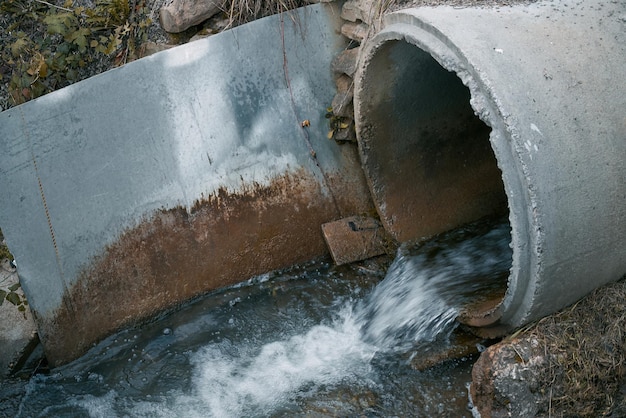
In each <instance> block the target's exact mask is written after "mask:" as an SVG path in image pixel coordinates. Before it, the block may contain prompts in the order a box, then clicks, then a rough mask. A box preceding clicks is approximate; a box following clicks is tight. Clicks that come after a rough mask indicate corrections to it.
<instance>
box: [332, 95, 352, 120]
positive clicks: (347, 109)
mask: <svg viewBox="0 0 626 418" xmlns="http://www.w3.org/2000/svg"><path fill="white" fill-rule="evenodd" d="M352 96H353V95H352V91H351V90H350V91H346V92H338V93H337V94H335V97H334V98H333V104H332V107H333V113H334V114H335V116H341V117H349V118H353V117H354V107H353V106H352Z"/></svg>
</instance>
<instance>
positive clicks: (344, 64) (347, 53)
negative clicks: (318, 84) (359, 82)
mask: <svg viewBox="0 0 626 418" xmlns="http://www.w3.org/2000/svg"><path fill="white" fill-rule="evenodd" d="M358 57H359V48H353V49H346V50H344V51H342V52H341V53H339V54H338V55H337V56H336V57H335V59H334V60H333V64H332V68H333V71H334V72H335V73H338V74H347V75H349V76H350V77H352V76H353V75H354V73H355V72H356V64H357V60H358Z"/></svg>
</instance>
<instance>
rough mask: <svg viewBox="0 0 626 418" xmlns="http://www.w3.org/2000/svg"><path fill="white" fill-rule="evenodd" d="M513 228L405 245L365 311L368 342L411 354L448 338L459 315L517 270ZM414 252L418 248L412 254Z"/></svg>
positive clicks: (471, 230) (470, 230) (481, 227)
mask: <svg viewBox="0 0 626 418" xmlns="http://www.w3.org/2000/svg"><path fill="white" fill-rule="evenodd" d="M509 242H510V230H509V225H508V223H501V224H499V225H498V226H497V227H495V228H493V229H487V228H486V225H485V224H484V223H477V224H473V225H471V226H467V227H465V228H462V229H459V230H455V231H454V232H452V233H447V234H443V235H441V236H440V237H437V238H436V239H433V240H430V241H428V242H426V243H424V244H422V245H418V246H417V248H414V247H415V245H404V246H403V247H401V248H400V250H399V251H398V256H397V258H396V260H395V261H394V262H393V264H392V265H391V267H390V268H389V272H388V273H387V276H386V277H385V280H383V281H382V282H381V283H380V284H379V285H378V286H376V288H375V289H374V291H373V292H372V293H371V294H370V295H369V297H368V298H367V299H366V300H365V301H364V302H363V303H362V304H361V305H360V306H359V308H360V312H359V319H360V322H361V324H362V328H363V338H364V339H365V340H366V341H370V342H371V343H372V344H374V345H376V346H377V347H379V348H380V349H382V350H401V351H402V350H407V349H410V348H411V346H412V345H414V344H416V343H419V342H428V341H433V340H434V339H435V338H436V337H441V336H442V335H443V336H444V337H445V336H448V335H449V334H450V332H452V330H453V329H454V324H455V320H456V317H457V316H458V313H459V309H460V308H461V307H463V305H464V304H466V303H468V302H470V301H471V300H472V298H475V297H477V293H478V292H479V291H483V292H485V291H486V290H487V289H488V288H489V287H490V286H492V285H493V284H496V285H497V284H500V283H501V281H496V279H498V278H500V277H501V276H502V275H503V274H506V273H507V272H508V268H509V267H510V265H511V261H510V260H511V254H512V253H511V249H510V246H509ZM412 247H413V248H412Z"/></svg>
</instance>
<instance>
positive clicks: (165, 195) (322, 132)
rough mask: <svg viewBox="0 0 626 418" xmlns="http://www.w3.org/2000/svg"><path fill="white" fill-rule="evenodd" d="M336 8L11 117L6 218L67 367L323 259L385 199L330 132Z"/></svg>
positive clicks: (217, 42) (3, 137) (267, 25)
mask: <svg viewBox="0 0 626 418" xmlns="http://www.w3.org/2000/svg"><path fill="white" fill-rule="evenodd" d="M338 15H339V12H338V10H336V8H335V6H332V5H316V6H311V7H307V8H304V9H300V10H297V11H293V12H289V13H287V14H286V15H283V16H272V17H270V18H266V19H262V20H259V21H256V22H253V23H251V24H248V25H244V26H241V27H239V28H236V29H234V30H232V31H228V32H224V33H222V34H219V35H215V36H212V37H210V38H208V39H205V40H199V41H197V42H193V43H191V44H187V45H184V46H181V47H177V48H173V49H170V50H167V51H164V52H161V53H158V54H155V55H152V56H150V57H147V58H144V59H142V60H138V61H135V62H133V63H131V64H128V65H126V66H124V67H121V68H119V69H116V70H113V71H110V72H107V73H104V74H102V75H99V76H97V77H94V78H92V79H89V80H86V81H85V82H81V83H78V84H75V85H72V86H70V87H68V88H65V89H62V90H59V91H57V92H55V93H53V94H50V95H47V96H44V97H42V98H39V99H37V100H34V101H32V102H29V103H27V104H25V105H22V106H19V107H16V108H13V109H10V110H8V111H6V112H3V113H1V114H0V144H1V145H2V148H3V149H4V150H5V152H4V153H3V155H2V157H1V159H0V174H1V175H0V193H1V194H2V196H7V197H8V199H6V200H4V199H3V201H2V203H1V210H0V225H2V229H3V232H4V235H5V237H6V240H7V243H8V244H9V248H10V250H11V251H12V253H13V254H14V255H15V257H16V259H17V262H18V266H19V271H18V273H19V275H20V279H21V282H22V286H23V288H24V291H25V293H26V294H27V296H28V298H29V301H30V305H31V309H32V311H33V314H34V316H35V319H36V322H37V325H38V329H39V332H40V338H41V340H42V343H43V344H44V346H45V350H46V355H47V357H48V360H49V361H50V362H51V364H52V365H56V364H60V363H63V362H66V361H68V360H71V359H72V358H75V357H76V356H78V355H80V354H81V353H82V352H84V350H85V349H87V348H88V347H89V346H90V345H91V344H92V343H94V342H95V341H97V340H98V339H100V338H102V337H103V336H105V335H107V334H108V333H110V332H112V331H113V330H115V329H116V328H118V327H121V326H124V325H127V324H129V323H131V322H133V321H137V320H140V319H142V318H146V317H148V316H149V315H152V314H154V313H155V312H157V311H159V310H161V309H163V308H166V307H170V306H172V305H175V304H177V303H180V302H181V301H184V300H187V299H189V298H191V297H193V296H195V295H198V294H200V293H203V292H206V291H209V290H211V289H214V288H216V287H220V286H224V285H228V284H231V283H234V282H237V281H240V280H243V279H247V278H249V277H250V276H252V275H255V274H260V273H262V272H265V271H268V270H271V269H275V268H279V267H284V266H287V265H291V264H293V263H296V262H299V261H303V260H307V259H310V258H312V257H316V256H319V255H321V254H325V253H326V248H325V245H324V240H323V237H322V234H321V230H320V225H321V224H322V223H325V222H329V221H332V220H335V219H339V218H342V217H345V216H348V215H352V214H354V213H363V212H367V211H368V210H371V209H372V206H371V203H370V200H369V197H368V191H367V186H366V184H365V180H364V178H363V177H362V176H361V174H359V173H361V169H360V166H359V165H358V156H357V154H356V148H355V147H353V146H342V147H340V146H338V145H337V144H336V143H334V142H333V141H328V139H327V138H326V133H327V129H328V128H327V121H326V120H325V113H326V108H327V107H328V105H329V104H330V103H331V101H332V98H333V94H334V89H335V88H334V83H333V80H332V77H331V71H330V65H331V61H332V59H333V57H334V56H335V55H336V54H337V53H338V52H339V51H341V50H343V49H344V48H345V43H344V40H343V39H342V38H341V36H340V35H339V27H340V22H339V21H338V20H339V19H338ZM305 119H307V120H309V121H310V125H309V126H306V127H303V126H302V121H303V120H305Z"/></svg>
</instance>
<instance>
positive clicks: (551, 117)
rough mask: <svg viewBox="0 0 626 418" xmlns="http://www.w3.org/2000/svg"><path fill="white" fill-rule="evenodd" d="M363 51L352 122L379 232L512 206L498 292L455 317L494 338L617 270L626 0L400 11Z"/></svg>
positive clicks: (441, 224) (625, 196) (624, 170)
mask: <svg viewBox="0 0 626 418" xmlns="http://www.w3.org/2000/svg"><path fill="white" fill-rule="evenodd" d="M568 3H569V2H568ZM363 48H364V49H363V51H362V52H361V59H360V65H359V69H358V71H357V76H356V79H355V80H356V84H355V118H356V127H357V134H358V140H359V145H360V150H361V157H362V160H363V166H364V169H365V172H366V177H367V179H368V183H369V186H370V190H371V192H372V194H373V197H374V201H375V204H376V206H377V209H378V212H379V214H380V216H381V219H382V221H383V224H384V225H385V227H386V229H387V230H388V231H389V232H390V233H391V234H392V235H393V236H395V237H396V238H397V239H398V240H400V241H405V240H409V239H416V238H421V237H425V236H430V235H433V234H436V233H438V232H442V231H445V230H447V229H450V228H452V227H454V226H458V225H460V224H463V223H465V222H468V221H471V220H474V219H477V218H480V217H482V216H486V215H490V214H493V213H499V212H502V211H506V210H507V205H508V211H509V218H510V223H511V227H512V247H513V260H512V267H511V272H510V276H509V279H508V286H507V288H506V293H505V294H504V295H498V296H497V297H495V298H494V299H493V300H492V301H491V302H490V303H487V304H485V305H483V306H476V307H473V308H472V309H470V310H468V312H465V313H464V314H463V315H462V316H461V318H460V320H461V321H463V322H465V323H467V324H469V325H472V326H475V327H478V329H477V331H478V332H480V333H482V334H485V335H489V334H491V335H493V334H498V333H502V332H505V331H506V330H509V329H512V328H515V327H518V326H520V325H522V324H525V323H527V322H529V321H531V320H533V319H536V318H539V317H541V316H544V315H546V314H549V313H552V312H554V311H556V310H558V309H561V308H563V307H565V306H567V305H568V304H571V303H573V302H574V301H576V300H578V299H579V298H580V297H582V296H583V295H585V294H586V293H588V292H589V291H591V290H593V289H594V288H596V287H598V286H600V285H602V284H604V283H606V282H608V281H611V280H616V279H619V278H620V277H621V276H622V275H623V274H624V273H625V272H626V112H625V110H626V83H624V82H623V80H626V5H625V4H624V3H623V2H610V1H603V2H593V3H586V4H579V5H577V6H573V5H567V4H566V3H565V2H558V1H555V2H539V3H534V4H531V5H524V6H515V7H500V8H467V9H456V8H451V7H438V8H420V9H407V10H402V11H399V12H396V13H392V14H390V15H388V16H386V18H385V20H384V25H383V28H382V30H381V31H380V32H379V33H377V34H376V35H375V36H374V37H373V38H371V39H369V40H368V41H367V42H366V43H365V44H364V46H363Z"/></svg>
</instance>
